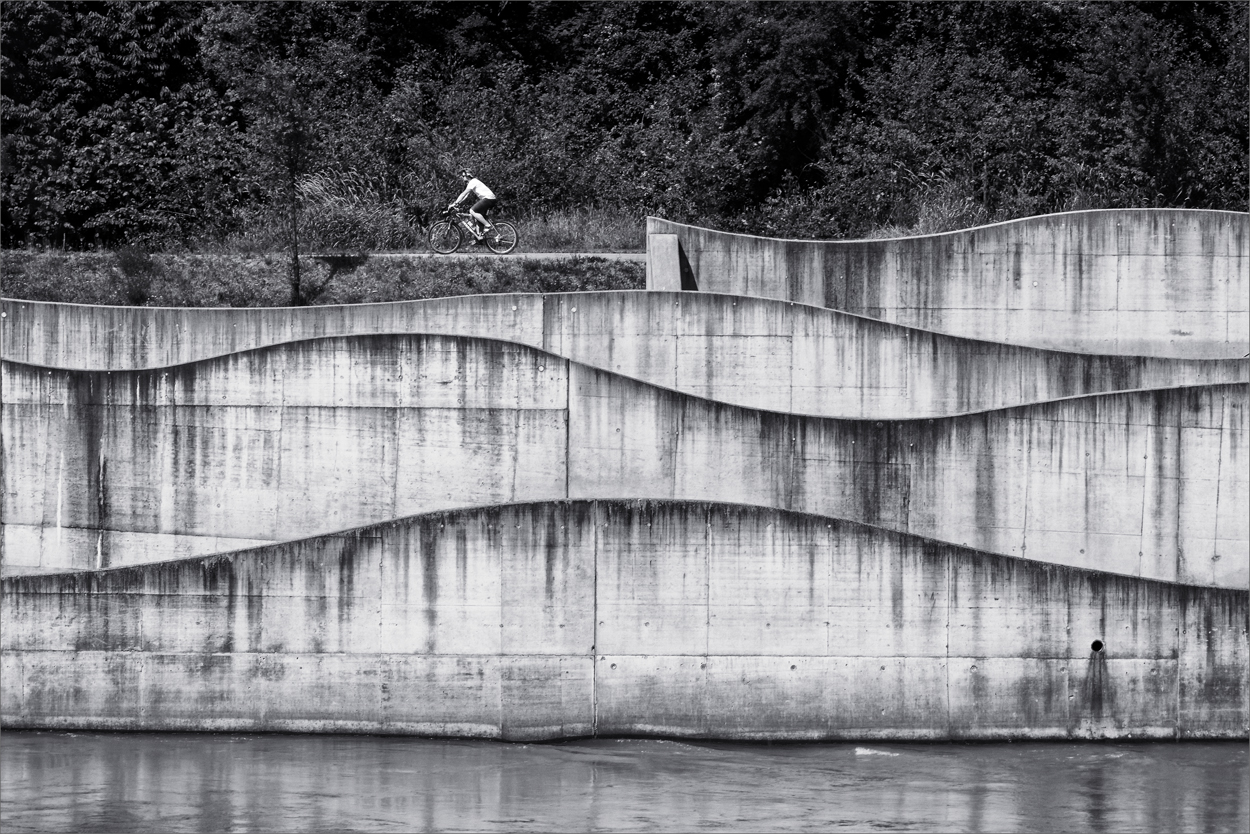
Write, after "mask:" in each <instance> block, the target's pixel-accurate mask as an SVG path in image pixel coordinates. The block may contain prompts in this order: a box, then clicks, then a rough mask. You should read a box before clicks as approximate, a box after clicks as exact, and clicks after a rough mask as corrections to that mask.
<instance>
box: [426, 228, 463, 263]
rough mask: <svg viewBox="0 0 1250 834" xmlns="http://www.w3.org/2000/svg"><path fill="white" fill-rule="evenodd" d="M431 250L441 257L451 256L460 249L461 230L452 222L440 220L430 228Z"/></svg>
mask: <svg viewBox="0 0 1250 834" xmlns="http://www.w3.org/2000/svg"><path fill="white" fill-rule="evenodd" d="M430 248H431V249H433V250H434V251H435V252H437V253H438V254H440V255H450V254H451V253H452V252H455V251H456V250H457V249H459V248H460V228H459V227H458V226H456V224H455V223H452V222H451V221H450V220H440V221H438V222H437V223H435V224H434V225H433V226H431V227H430Z"/></svg>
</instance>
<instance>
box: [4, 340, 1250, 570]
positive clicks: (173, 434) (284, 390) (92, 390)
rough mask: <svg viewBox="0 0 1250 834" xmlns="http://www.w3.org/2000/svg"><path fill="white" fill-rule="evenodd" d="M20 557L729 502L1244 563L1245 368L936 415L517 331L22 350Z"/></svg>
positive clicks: (1071, 547) (13, 526)
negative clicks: (453, 513)
mask: <svg viewBox="0 0 1250 834" xmlns="http://www.w3.org/2000/svg"><path fill="white" fill-rule="evenodd" d="M3 373H4V378H3V380H2V382H3V386H4V390H5V405H4V408H3V413H2V414H0V420H2V423H3V425H2V426H0V430H2V434H3V448H2V452H3V462H4V471H3V475H2V477H3V493H2V494H0V500H2V501H3V504H2V505H0V509H2V510H3V513H2V518H3V522H4V529H3V543H4V553H3V560H4V566H5V570H6V572H7V573H14V572H35V571H46V570H59V569H86V568H93V567H106V566H113V565H119V564H129V563H135V562H146V561H157V560H162V559H170V558H177V557H182V556H190V555H197V554H203V553H210V552H216V551H220V550H223V549H232V548H236V547H244V546H248V545H251V544H255V543H260V542H278V541H283V540H287V539H293V538H298V537H302V536H306V535H311V534H317V533H323V532H329V531H332V530H336V529H342V528H345V527H352V526H356V525H361V524H368V523H376V522H383V521H386V520H388V519H391V518H396V517H402V516H406V515H409V514H413V513H419V512H430V511H434V510H439V509H448V508H456V507H467V506H483V505H489V504H495V503H506V502H513V501H524V500H553V499H561V498H577V499H600V498H635V497H652V498H665V499H683V500H717V501H729V502H736V503H744V504H754V505H760V506H769V507H775V508H778V509H790V510H798V511H804V512H812V513H817V514H820V515H825V516H829V517H834V518H847V519H853V520H858V521H863V522H866V523H871V524H876V525H880V526H883V527H887V528H890V529H894V530H899V531H903V532H909V533H913V534H916V535H923V536H928V537H932V538H936V539H941V540H944V541H949V542H952V543H955V544H963V545H967V546H970V547H974V548H978V549H982V550H987V551H992V552H997V553H1001V554H1004V555H1015V556H1027V557H1028V558H1030V559H1037V560H1040V561H1047V562H1052V563H1055V564H1066V565H1075V566H1083V567H1092V568H1097V569H1100V570H1106V571H1111V572H1115V573H1122V574H1127V575H1133V576H1143V577H1152V578H1157V579H1165V580H1176V581H1183V582H1188V583H1193V584H1198V585H1211V586H1222V587H1242V588H1244V587H1245V586H1246V584H1247V576H1248V572H1250V567H1248V564H1247V563H1248V561H1250V559H1248V555H1247V554H1248V553H1250V547H1248V544H1247V541H1248V539H1250V535H1248V533H1247V528H1248V527H1250V521H1248V520H1247V518H1246V513H1245V507H1246V505H1247V499H1248V496H1250V487H1248V483H1247V482H1248V480H1250V473H1248V471H1247V470H1248V469H1250V466H1248V465H1247V463H1248V462H1247V460H1246V453H1247V452H1246V450H1247V447H1248V446H1247V440H1250V410H1248V408H1247V396H1248V392H1247V389H1246V386H1245V385H1244V384H1233V385H1207V386H1198V387H1190V388H1169V389H1162V390H1146V391H1132V392H1124V393H1116V394H1102V395H1095V396H1086V397H1078V398H1073V399H1067V400H1059V401H1055V402H1051V403H1043V404H1038V405H1029V406H1020V407H1016V408H1009V409H995V410H989V411H984V412H979V413H975V414H969V415H961V416H955V417H943V418H925V419H913V420H839V419H830V418H817V417H808V416H800V415H792V414H784V413H777V412H771V411H763V410H756V409H747V408H741V407H737V406H731V405H725V404H722V403H717V402H712V401H709V400H705V399H701V398H698V397H693V396H690V395H688V394H682V393H679V392H675V391H671V390H666V389H663V388H659V387H656V386H653V385H648V384H646V383H642V382H639V381H637V380H633V379H628V378H626V377H622V376H620V375H617V374H614V373H610V372H607V371H603V370H600V369H597V368H592V367H589V366H586V365H583V364H580V363H577V362H571V361H569V360H566V359H564V358H562V357H559V356H555V355H552V354H550V353H547V352H544V351H541V350H536V349H533V348H528V347H523V346H519V345H515V344H509V343H506V342H497V341H491V340H484V339H470V338H458V337H446V336H413V335H402V336H368V337H335V338H325V339H319V340H308V341H302V342H296V343H287V344H281V345H276V346H274V347H269V348H264V349H259V350H253V351H246V352H241V353H237V354H233V355H231V356H228V357H222V358H218V359H212V360H205V361H202V362H195V363H190V364H187V365H180V366H175V367H170V368H164V369H159V370H152V371H132V372H113V373H109V372H88V371H57V370H50V369H45V368H37V367H32V366H26V365H19V364H16V363H6V364H5V365H4V368H3Z"/></svg>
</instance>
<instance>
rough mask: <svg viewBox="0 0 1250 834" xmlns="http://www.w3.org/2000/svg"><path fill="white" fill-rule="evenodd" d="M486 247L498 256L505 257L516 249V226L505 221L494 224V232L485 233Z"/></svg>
mask: <svg viewBox="0 0 1250 834" xmlns="http://www.w3.org/2000/svg"><path fill="white" fill-rule="evenodd" d="M486 245H487V246H489V247H490V251H492V252H494V253H496V254H498V255H506V254H508V253H509V252H511V251H512V250H513V249H516V226H513V225H512V224H511V223H508V222H505V221H500V222H498V223H496V224H495V229H494V231H490V232H487V233H486Z"/></svg>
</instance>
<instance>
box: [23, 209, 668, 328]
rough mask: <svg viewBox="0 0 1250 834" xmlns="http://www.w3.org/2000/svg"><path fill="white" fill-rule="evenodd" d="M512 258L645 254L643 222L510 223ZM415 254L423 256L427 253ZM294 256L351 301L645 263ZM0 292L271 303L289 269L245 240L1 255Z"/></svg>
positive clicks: (106, 300) (556, 285)
mask: <svg viewBox="0 0 1250 834" xmlns="http://www.w3.org/2000/svg"><path fill="white" fill-rule="evenodd" d="M515 222H516V225H517V227H518V230H519V237H520V239H521V245H520V246H518V248H517V252H518V253H522V252H587V253H595V252H638V253H640V252H642V251H643V248H644V245H645V228H644V224H643V222H642V219H641V218H636V219H632V220H631V219H626V218H613V217H604V216H594V215H591V214H589V213H586V212H577V211H571V212H566V213H563V214H561V215H557V216H552V217H547V218H531V219H522V220H517V221H515ZM412 251H413V252H416V253H420V254H425V253H426V252H427V251H428V250H426V249H425V247H421V246H414V247H413V249H412ZM317 254H321V255H330V254H334V253H333V251H332V250H331V251H325V250H322V251H321V252H317V250H314V253H313V254H312V255H310V256H308V257H303V258H301V259H300V263H301V282H300V283H301V291H302V294H303V296H304V299H305V302H306V303H311V304H353V303H360V302H370V301H405V300H411V299H418V298H440V297H444V296H450V295H467V294H473V293H501V292H567V291H573V290H616V289H642V288H643V286H644V285H645V281H646V279H645V266H644V265H643V264H642V263H641V262H639V261H609V260H606V259H603V258H596V257H593V256H589V257H580V258H571V259H559V260H554V259H553V260H534V259H522V258H516V257H513V256H510V255H496V256H484V257H480V258H457V257H441V256H433V257H411V258H407V257H403V256H402V254H401V255H393V256H387V257H374V256H372V255H369V254H366V253H352V252H347V253H344V255H345V256H342V257H335V258H330V257H317ZM0 295H4V296H6V297H9V298H23V299H30V300H35V301H67V302H74V303H79V304H122V305H147V306H154V307H277V306H285V305H288V304H290V303H291V298H292V295H291V264H290V259H289V257H288V256H287V255H286V254H285V253H283V252H277V251H272V252H258V251H253V250H252V247H251V246H249V245H247V243H246V242H245V241H236V242H233V243H227V244H224V245H222V246H218V247H214V251H206V252H182V253H148V252H144V251H142V250H139V249H135V248H124V249H121V250H119V251H117V252H62V251H57V250H43V251H25V250H24V251H5V252H0Z"/></svg>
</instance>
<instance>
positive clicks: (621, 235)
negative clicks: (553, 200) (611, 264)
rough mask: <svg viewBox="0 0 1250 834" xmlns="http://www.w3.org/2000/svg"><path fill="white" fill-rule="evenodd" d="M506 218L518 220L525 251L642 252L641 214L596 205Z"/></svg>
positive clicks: (644, 229) (644, 242)
mask: <svg viewBox="0 0 1250 834" xmlns="http://www.w3.org/2000/svg"><path fill="white" fill-rule="evenodd" d="M500 216H501V217H502V218H503V219H508V220H511V221H512V222H513V223H515V224H516V227H517V235H518V237H519V238H520V244H519V246H518V249H519V251H523V252H642V251H644V250H646V248H647V223H646V218H644V217H642V216H641V215H632V214H626V213H624V212H620V211H611V210H606V209H593V208H572V209H566V210H563V211H556V212H549V213H545V214H543V213H538V212H533V213H528V214H521V215H517V216H514V217H509V216H508V214H507V211H506V207H505V210H504V211H503V212H502V213H501V215H500Z"/></svg>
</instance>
